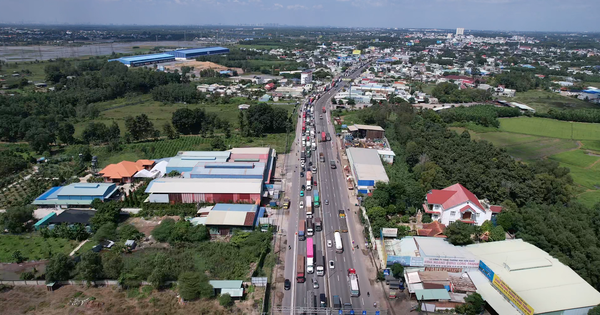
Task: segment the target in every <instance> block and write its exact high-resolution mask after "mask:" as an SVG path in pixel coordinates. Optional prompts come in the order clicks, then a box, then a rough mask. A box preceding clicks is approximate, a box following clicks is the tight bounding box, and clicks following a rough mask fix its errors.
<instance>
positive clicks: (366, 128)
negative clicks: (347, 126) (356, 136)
mask: <svg viewBox="0 0 600 315" xmlns="http://www.w3.org/2000/svg"><path fill="white" fill-rule="evenodd" d="M354 127H356V128H357V129H359V130H376V131H385V129H383V128H381V127H380V126H371V125H359V124H354Z"/></svg>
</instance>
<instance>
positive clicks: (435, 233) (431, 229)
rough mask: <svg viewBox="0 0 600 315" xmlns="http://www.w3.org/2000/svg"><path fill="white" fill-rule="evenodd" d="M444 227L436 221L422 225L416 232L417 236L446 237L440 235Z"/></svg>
mask: <svg viewBox="0 0 600 315" xmlns="http://www.w3.org/2000/svg"><path fill="white" fill-rule="evenodd" d="M445 230H446V227H445V226H444V225H443V224H441V223H440V222H438V221H433V222H431V223H424V224H423V228H422V229H419V230H418V231H417V234H418V235H419V236H429V237H446V236H445V235H440V234H442V233H444V231H445Z"/></svg>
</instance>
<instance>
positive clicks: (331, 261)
mask: <svg viewBox="0 0 600 315" xmlns="http://www.w3.org/2000/svg"><path fill="white" fill-rule="evenodd" d="M333 268H335V266H334V263H333V260H330V261H329V269H333Z"/></svg>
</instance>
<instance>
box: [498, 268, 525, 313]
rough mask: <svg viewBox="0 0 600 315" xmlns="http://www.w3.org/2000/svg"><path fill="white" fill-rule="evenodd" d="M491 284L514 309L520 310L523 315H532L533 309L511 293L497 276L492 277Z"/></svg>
mask: <svg viewBox="0 0 600 315" xmlns="http://www.w3.org/2000/svg"><path fill="white" fill-rule="evenodd" d="M492 284H493V285H494V287H496V289H498V291H500V293H502V294H503V295H504V296H505V297H506V298H507V299H509V300H510V302H511V304H512V305H514V306H515V307H516V308H518V309H519V310H521V312H522V313H523V314H525V315H533V313H534V312H533V307H531V306H530V305H529V304H527V302H525V300H523V299H522V298H521V297H520V296H519V295H517V293H516V292H515V291H513V290H512V289H511V288H510V287H509V286H508V285H507V284H506V283H504V281H502V280H501V279H500V277H498V275H494V280H493V281H492Z"/></svg>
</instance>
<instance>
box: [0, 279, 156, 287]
mask: <svg viewBox="0 0 600 315" xmlns="http://www.w3.org/2000/svg"><path fill="white" fill-rule="evenodd" d="M57 283H58V284H59V285H81V286H84V285H87V281H85V280H69V281H57ZM0 284H7V285H14V286H23V285H43V286H45V285H46V281H45V280H14V281H10V280H8V281H7V280H0ZM90 284H92V285H94V286H109V285H119V281H117V280H97V281H91V282H90ZM141 284H142V285H149V284H150V283H149V282H146V281H142V282H141Z"/></svg>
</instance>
